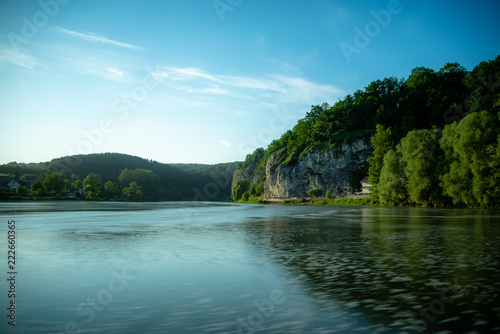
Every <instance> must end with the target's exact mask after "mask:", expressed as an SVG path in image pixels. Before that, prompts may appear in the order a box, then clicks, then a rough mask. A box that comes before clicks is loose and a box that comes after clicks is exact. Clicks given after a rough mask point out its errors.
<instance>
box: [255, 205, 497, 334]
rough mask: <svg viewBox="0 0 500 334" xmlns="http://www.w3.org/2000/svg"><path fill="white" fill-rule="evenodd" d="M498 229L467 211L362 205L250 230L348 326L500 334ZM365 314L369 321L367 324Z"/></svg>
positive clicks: (492, 218) (492, 222)
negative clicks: (364, 319) (348, 210)
mask: <svg viewBox="0 0 500 334" xmlns="http://www.w3.org/2000/svg"><path fill="white" fill-rule="evenodd" d="M340 211H341V210H340ZM472 213H475V214H472ZM360 221H361V224H359V222H360ZM498 223H499V219H498V216H494V215H482V214H477V212H467V211H466V210H464V211H461V212H460V215H457V212H456V211H454V210H426V209H422V210H421V209H405V208H401V209H400V208H396V209H394V210H393V209H392V208H391V209H387V208H361V209H360V210H353V211H351V212H350V213H349V214H347V215H346V213H345V212H337V211H336V210H333V211H331V212H330V213H329V214H328V215H324V216H318V215H317V214H311V215H302V216H300V217H296V218H295V219H292V220H290V219H288V220H286V221H283V220H282V219H279V218H278V219H270V220H267V221H262V222H261V226H262V228H261V229H256V228H251V227H249V229H250V230H251V231H253V233H255V234H256V239H260V240H266V242H263V243H261V244H260V245H259V247H260V246H264V247H266V249H267V254H266V256H268V257H270V258H272V259H273V260H274V261H275V263H276V265H277V266H278V267H279V268H281V269H282V270H283V271H285V272H287V273H288V274H287V275H288V276H293V277H294V278H295V280H294V286H295V287H297V286H300V288H301V289H302V290H303V291H306V292H307V293H308V295H309V297H310V302H311V303H313V304H314V306H315V307H316V308H318V309H320V310H323V311H326V312H329V313H331V314H332V315H334V314H335V316H336V317H341V318H342V320H343V321H344V322H345V323H350V324H351V325H350V326H349V327H347V328H344V330H347V329H350V330H354V329H357V330H360V329H367V330H370V331H382V330H388V331H391V332H399V331H407V332H422V331H424V330H427V331H429V332H438V331H441V330H442V331H446V330H448V331H451V332H453V333H458V332H468V331H473V330H475V331H479V332H482V333H483V332H488V331H491V332H499V331H500V326H499V325H498V323H499V322H498V320H499V315H498V314H499V311H500V298H499V295H498V293H499V291H500V286H499V282H500V270H499V269H500V265H499V259H500V255H499V250H500V242H499V228H500V226H499V225H498ZM252 224H255V223H252ZM339 303H340V305H342V306H341V307H340V310H342V311H341V312H340V313H339ZM364 317H366V318H368V319H370V320H371V322H372V325H371V326H369V327H365V328H360V326H359V323H358V322H359V319H360V318H364Z"/></svg>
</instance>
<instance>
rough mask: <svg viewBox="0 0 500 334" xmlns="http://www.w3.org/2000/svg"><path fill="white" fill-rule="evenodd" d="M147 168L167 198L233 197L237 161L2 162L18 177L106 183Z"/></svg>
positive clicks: (112, 157)
mask: <svg viewBox="0 0 500 334" xmlns="http://www.w3.org/2000/svg"><path fill="white" fill-rule="evenodd" d="M126 168H127V169H138V168H140V169H147V170H151V171H153V172H154V173H156V174H157V175H158V176H160V182H161V188H162V199H164V200H222V199H226V198H229V197H230V194H231V180H232V175H233V172H234V170H235V168H236V162H234V163H226V164H217V165H202V164H200V165H198V164H185V165H184V164H176V165H169V164H164V163H160V162H158V161H153V160H147V159H143V158H140V157H136V156H132V155H127V154H120V153H101V154H87V155H73V156H66V157H61V158H57V159H53V160H51V161H49V162H44V163H36V164H23V163H9V164H5V165H0V173H4V174H11V175H12V176H13V177H15V178H21V177H23V176H29V178H30V179H33V178H35V179H36V178H38V179H43V178H44V177H45V176H46V175H47V174H50V173H54V172H56V173H62V174H64V175H65V176H66V178H67V179H69V180H75V179H76V180H83V179H84V178H85V177H86V176H87V175H89V174H92V173H95V174H99V175H100V176H101V178H102V180H103V182H107V181H111V182H113V183H116V184H118V183H119V181H118V176H119V175H120V173H121V172H122V171H123V170H124V169H126Z"/></svg>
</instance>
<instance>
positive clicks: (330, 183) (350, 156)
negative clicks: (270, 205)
mask: <svg viewBox="0 0 500 334" xmlns="http://www.w3.org/2000/svg"><path fill="white" fill-rule="evenodd" d="M279 155H280V152H275V153H273V154H272V155H271V156H270V157H269V159H268V160H267V163H266V182H265V187H264V199H266V198H276V197H300V196H307V192H308V191H309V190H311V189H313V188H319V189H321V190H322V191H323V194H325V193H326V192H327V191H329V192H330V193H331V195H332V196H339V197H342V196H345V195H348V194H350V193H353V192H354V189H352V187H351V185H350V184H349V172H350V171H354V170H356V169H358V168H359V166H360V165H361V164H362V163H363V162H365V161H366V159H367V158H369V157H370V156H371V155H372V147H371V144H370V141H369V139H367V140H356V141H354V142H353V143H352V144H350V145H343V146H342V147H339V148H335V149H333V150H330V151H327V152H325V153H319V152H318V151H312V152H309V153H308V154H307V155H306V156H304V157H302V158H299V160H298V162H297V163H296V164H295V165H293V166H287V165H285V164H281V163H279V162H280V161H281V160H282V159H280V156H279ZM236 172H238V171H236ZM235 175H236V173H235ZM249 176H250V175H249ZM252 178H253V175H251V176H250V177H248V178H247V179H249V180H251V179H252ZM233 181H234V178H233Z"/></svg>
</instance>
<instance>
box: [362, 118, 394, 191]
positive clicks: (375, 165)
mask: <svg viewBox="0 0 500 334" xmlns="http://www.w3.org/2000/svg"><path fill="white" fill-rule="evenodd" d="M371 142H372V145H373V148H374V150H373V157H371V158H368V160H367V161H368V163H369V164H370V167H369V168H368V175H369V182H370V184H371V185H372V188H373V189H372V194H373V196H374V197H375V198H378V184H379V181H380V173H381V172H382V166H383V165H384V156H385V155H386V153H387V152H389V150H391V149H392V141H391V129H390V128H387V129H384V127H383V126H382V125H380V124H377V132H376V133H375V136H374V137H373V138H372V139H371Z"/></svg>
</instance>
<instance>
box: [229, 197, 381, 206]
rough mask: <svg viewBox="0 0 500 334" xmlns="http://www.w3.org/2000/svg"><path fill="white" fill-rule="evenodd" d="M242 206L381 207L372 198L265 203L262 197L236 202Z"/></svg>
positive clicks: (290, 200) (293, 200) (301, 199)
mask: <svg viewBox="0 0 500 334" xmlns="http://www.w3.org/2000/svg"><path fill="white" fill-rule="evenodd" d="M236 203H240V204H278V205H372V206H379V205H380V204H379V203H378V202H376V201H374V200H373V199H371V198H338V199H337V198H315V199H311V200H306V199H304V198H299V199H285V200H283V201H276V202H275V201H273V202H271V201H264V200H263V199H262V197H251V198H250V199H249V200H248V201H244V200H242V199H240V200H239V201H236Z"/></svg>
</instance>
